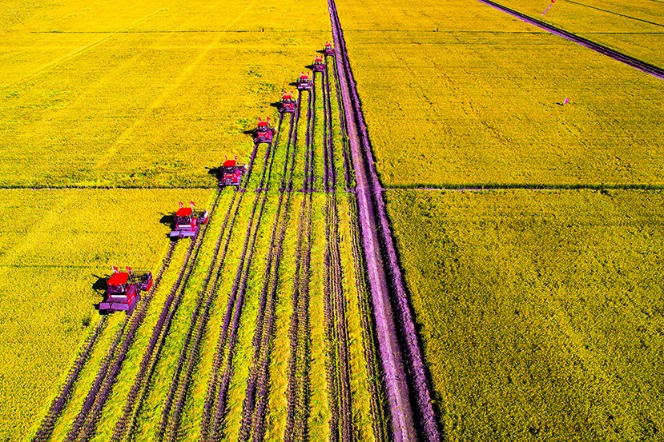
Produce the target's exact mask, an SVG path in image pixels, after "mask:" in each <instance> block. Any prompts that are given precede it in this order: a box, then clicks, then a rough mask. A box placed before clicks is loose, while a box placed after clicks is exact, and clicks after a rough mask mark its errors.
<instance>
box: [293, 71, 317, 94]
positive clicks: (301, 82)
mask: <svg viewBox="0 0 664 442" xmlns="http://www.w3.org/2000/svg"><path fill="white" fill-rule="evenodd" d="M313 85H314V80H313V79H311V78H310V77H309V74H305V73H304V72H300V77H299V78H298V79H297V89H298V90H300V91H310V90H311V88H312V86H313Z"/></svg>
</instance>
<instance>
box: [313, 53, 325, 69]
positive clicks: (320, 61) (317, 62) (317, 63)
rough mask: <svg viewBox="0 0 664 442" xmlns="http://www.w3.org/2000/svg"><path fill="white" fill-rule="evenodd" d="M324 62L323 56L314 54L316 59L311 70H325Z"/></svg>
mask: <svg viewBox="0 0 664 442" xmlns="http://www.w3.org/2000/svg"><path fill="white" fill-rule="evenodd" d="M325 68H326V66H325V62H324V61H323V57H322V56H320V55H317V56H316V59H315V60H314V66H313V70H314V72H325Z"/></svg>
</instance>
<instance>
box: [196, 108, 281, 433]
mask: <svg viewBox="0 0 664 442" xmlns="http://www.w3.org/2000/svg"><path fill="white" fill-rule="evenodd" d="M280 122H281V119H280ZM280 126H281V124H280ZM280 135H281V130H280V131H278V132H277V135H276V137H275V139H274V141H273V144H274V147H275V149H276V147H277V146H278V144H279V137H280ZM273 144H268V148H267V151H266V154H265V164H264V167H263V176H262V178H261V184H260V185H259V188H263V187H264V184H265V186H266V187H269V180H270V179H271V173H272V165H273V164H274V155H273V154H272V145H273ZM268 162H269V167H268ZM268 169H269V170H268ZM266 170H267V177H268V182H267V183H264V182H263V180H264V178H265V171H266ZM261 196H262V198H261ZM259 200H260V205H259ZM266 200H267V193H266V192H263V193H262V194H261V193H257V194H256V197H255V198H254V203H253V206H252V209H251V215H250V217H249V221H248V225H247V232H246V234H245V240H244V244H243V247H242V254H241V257H240V262H239V263H238V268H237V271H236V274H235V279H234V281H233V288H232V289H231V294H230V296H229V300H228V305H227V308H226V313H225V315H224V320H223V324H222V328H221V333H220V337H219V341H218V345H217V352H216V354H215V359H214V363H213V369H212V374H211V376H210V381H209V384H208V393H207V396H206V399H205V405H204V408H203V422H202V426H201V439H203V440H209V439H211V440H218V439H219V438H220V437H221V436H220V434H221V427H222V420H223V418H224V416H225V408H226V400H225V398H226V394H227V390H228V384H229V383H230V377H231V374H232V360H233V352H234V348H235V344H236V342H237V329H238V327H239V320H240V316H241V314H242V310H243V306H244V296H245V293H246V288H247V280H248V277H249V269H250V266H251V262H252V259H253V252H254V244H255V241H256V237H257V235H258V228H259V226H260V220H261V218H262V216H263V211H264V207H265V201H266ZM257 210H258V216H257V217H256V211H257ZM254 221H256V223H255V226H254ZM250 244H251V246H250ZM231 316H233V324H232V325H231V323H230V321H231ZM229 327H231V330H230V333H229ZM226 347H228V348H226ZM224 360H226V361H227V364H226V369H225V370H224V373H223V374H222V377H221V379H220V378H219V372H220V369H221V365H222V364H223V362H224ZM213 409H214V410H215V414H214V420H212V414H211V413H212V410H213ZM211 420H212V422H211ZM210 424H211V425H210Z"/></svg>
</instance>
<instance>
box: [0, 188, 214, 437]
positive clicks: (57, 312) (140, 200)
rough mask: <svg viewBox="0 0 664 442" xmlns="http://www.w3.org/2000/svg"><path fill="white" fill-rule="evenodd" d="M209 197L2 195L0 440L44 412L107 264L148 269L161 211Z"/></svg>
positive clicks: (160, 237) (163, 228)
mask: <svg viewBox="0 0 664 442" xmlns="http://www.w3.org/2000/svg"><path fill="white" fill-rule="evenodd" d="M209 195H210V191H209V190H196V191H191V190H78V189H72V190H1V191H0V269H2V273H3V275H4V277H3V278H2V279H1V280H0V341H1V342H2V346H0V348H1V349H2V361H3V363H2V364H0V392H1V394H2V397H0V404H2V406H1V407H0V439H2V440H5V439H14V440H15V439H16V438H20V437H23V435H25V432H27V431H28V430H29V429H30V426H31V423H32V422H36V421H38V420H39V419H41V417H42V416H43V414H45V410H46V409H47V407H48V406H49V405H50V401H51V399H52V397H53V396H55V393H56V392H57V390H58V389H59V388H60V386H61V384H62V382H63V380H64V377H65V375H66V374H67V370H68V369H69V367H70V366H71V365H72V361H73V360H74V358H75V357H76V356H77V354H78V351H79V346H80V345H81V344H82V342H83V340H84V339H85V338H86V337H87V336H88V335H89V334H90V333H91V331H92V329H93V328H94V326H95V325H96V324H97V322H98V321H99V319H100V316H99V314H98V313H97V310H95V305H96V304H98V303H99V302H101V301H102V300H103V296H102V294H103V284H101V283H100V281H99V279H100V278H103V277H106V276H108V275H109V274H110V272H111V266H112V265H116V266H119V267H122V266H125V265H129V266H132V267H133V268H135V269H146V270H151V269H155V268H156V267H157V266H158V264H159V261H160V260H161V258H162V256H163V254H164V252H165V250H166V247H167V246H168V240H167V238H166V234H167V233H168V231H169V230H168V226H167V225H164V224H162V223H161V222H160V220H161V219H162V217H163V216H164V215H165V214H168V213H170V212H172V210H173V207H174V206H175V207H177V203H178V201H181V200H185V201H188V200H189V199H193V200H194V201H196V202H198V203H200V204H201V205H202V204H205V203H207V199H208V197H209ZM117 319H120V315H117V317H116V318H114V320H117ZM109 329H113V324H111V325H110V326H109ZM19 422H20V423H22V425H19V426H17V425H16V424H17V423H19Z"/></svg>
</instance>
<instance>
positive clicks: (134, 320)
mask: <svg viewBox="0 0 664 442" xmlns="http://www.w3.org/2000/svg"><path fill="white" fill-rule="evenodd" d="M174 250H175V243H171V244H170V246H169V248H168V251H167V253H166V256H165V257H164V259H163V261H162V264H161V267H160V268H159V271H158V273H157V276H156V278H155V280H154V284H153V285H152V288H151V289H150V291H149V292H148V294H147V296H146V297H145V299H144V300H143V302H142V303H140V305H139V306H138V308H137V309H136V311H135V312H134V314H133V315H132V316H129V317H127V318H126V319H125V321H123V324H122V326H121V328H120V330H118V331H117V333H116V335H115V338H114V339H113V342H112V343H111V346H110V348H109V350H108V352H107V354H106V356H105V358H104V360H103V362H102V365H101V367H100V368H99V370H98V371H97V375H96V377H95V380H94V382H93V384H92V387H91V388H90V390H89V391H88V395H87V396H86V399H85V402H84V403H83V408H82V410H81V411H80V412H79V414H78V415H77V417H76V420H75V421H74V426H75V427H76V426H77V425H78V430H77V432H76V434H78V431H79V430H80V427H81V426H82V425H83V423H84V420H85V417H86V416H87V414H88V412H89V411H90V409H91V408H92V406H93V405H94V403H95V401H96V399H97V392H98V391H99V388H101V385H102V384H103V382H104V380H105V379H106V378H107V375H108V372H109V369H110V368H111V367H110V364H111V361H113V358H114V355H115V353H116V351H117V350H118V348H117V347H118V345H119V344H120V342H122V338H123V337H124V330H125V328H126V327H127V324H128V323H131V326H130V328H133V327H134V326H135V324H138V325H140V323H141V322H142V321H143V318H144V317H145V311H146V310H147V308H148V306H149V304H150V302H151V301H152V297H153V296H154V293H155V292H156V291H157V288H158V287H159V285H160V282H161V279H162V276H163V274H164V272H165V271H166V269H167V268H168V267H169V264H170V261H171V258H172V256H173V251H174ZM138 325H136V327H138ZM77 422H79V423H78V424H77ZM51 431H52V430H51ZM73 431H74V428H72V430H71V431H70V433H72V432H73ZM49 436H50V434H49ZM72 436H73V433H72ZM48 438H49V437H46V438H45V439H44V440H47V439H48Z"/></svg>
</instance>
